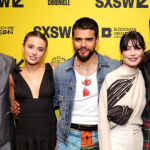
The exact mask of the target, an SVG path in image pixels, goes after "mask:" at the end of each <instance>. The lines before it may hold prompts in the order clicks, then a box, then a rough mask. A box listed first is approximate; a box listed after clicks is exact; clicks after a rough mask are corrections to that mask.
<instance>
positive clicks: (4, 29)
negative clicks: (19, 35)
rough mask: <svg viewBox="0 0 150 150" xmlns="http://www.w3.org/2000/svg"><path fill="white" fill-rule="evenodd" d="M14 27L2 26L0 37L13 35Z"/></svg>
mask: <svg viewBox="0 0 150 150" xmlns="http://www.w3.org/2000/svg"><path fill="white" fill-rule="evenodd" d="M14 28H15V27H14V26H8V27H6V26H0V35H6V34H8V35H9V34H13V33H14Z"/></svg>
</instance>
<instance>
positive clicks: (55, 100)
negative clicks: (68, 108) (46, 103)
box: [52, 65, 59, 110]
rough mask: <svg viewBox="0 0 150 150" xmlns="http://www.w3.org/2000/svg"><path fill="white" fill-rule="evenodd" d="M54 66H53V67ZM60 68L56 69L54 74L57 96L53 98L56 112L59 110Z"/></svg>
mask: <svg viewBox="0 0 150 150" xmlns="http://www.w3.org/2000/svg"><path fill="white" fill-rule="evenodd" d="M52 66H53V65H52ZM58 70H59V69H58V66H56V67H55V69H54V74H53V78H54V86H55V95H54V97H53V102H54V108H55V110H57V109H59V103H58V87H57V86H58V80H57V79H58Z"/></svg>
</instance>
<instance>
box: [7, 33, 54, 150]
mask: <svg viewBox="0 0 150 150" xmlns="http://www.w3.org/2000/svg"><path fill="white" fill-rule="evenodd" d="M47 45H48V42H47V39H46V37H45V36H44V35H43V34H42V33H40V32H38V31H32V32H29V33H28V34H27V35H26V36H25V38H24V43H23V46H22V51H23V53H24V57H25V65H24V66H23V67H22V68H15V69H14V71H13V72H12V73H11V74H10V77H9V83H10V100H11V105H14V102H15V100H16V101H17V102H18V103H19V105H20V110H21V111H20V114H19V115H18V120H17V123H16V131H15V150H54V148H55V143H56V116H55V111H54V107H53V95H54V82H53V71H52V67H51V66H50V64H48V63H47V64H44V63H40V61H41V59H42V58H43V56H44V54H45V51H46V48H47Z"/></svg>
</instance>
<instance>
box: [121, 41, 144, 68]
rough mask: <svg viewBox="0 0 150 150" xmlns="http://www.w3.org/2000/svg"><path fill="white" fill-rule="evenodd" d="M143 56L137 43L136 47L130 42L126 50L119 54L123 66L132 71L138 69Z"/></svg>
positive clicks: (142, 51)
mask: <svg viewBox="0 0 150 150" xmlns="http://www.w3.org/2000/svg"><path fill="white" fill-rule="evenodd" d="M143 54H144V50H143V49H142V48H141V46H140V45H139V43H138V42H137V45H136V46H133V44H132V42H131V40H130V41H129V42H128V46H127V48H126V50H124V51H122V53H121V55H122V58H123V60H124V64H125V65H127V66H129V67H131V68H134V69H136V68H137V67H138V64H139V63H140V62H141V60H142V56H143Z"/></svg>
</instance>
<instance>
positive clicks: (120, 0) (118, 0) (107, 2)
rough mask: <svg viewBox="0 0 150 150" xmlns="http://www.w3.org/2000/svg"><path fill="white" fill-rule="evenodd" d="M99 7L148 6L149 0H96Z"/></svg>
mask: <svg viewBox="0 0 150 150" xmlns="http://www.w3.org/2000/svg"><path fill="white" fill-rule="evenodd" d="M95 1H96V3H95V6H96V7H97V8H120V7H122V8H148V7H149V6H148V5H147V4H146V2H148V1H149V0H95Z"/></svg>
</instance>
